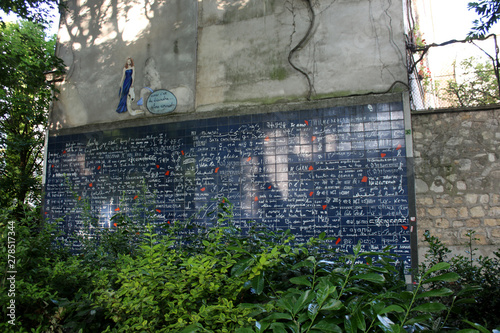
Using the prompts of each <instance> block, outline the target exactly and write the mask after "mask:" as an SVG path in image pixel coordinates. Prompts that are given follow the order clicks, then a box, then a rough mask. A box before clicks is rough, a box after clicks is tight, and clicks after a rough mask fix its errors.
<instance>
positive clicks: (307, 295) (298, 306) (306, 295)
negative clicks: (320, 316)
mask: <svg viewBox="0 0 500 333" xmlns="http://www.w3.org/2000/svg"><path fill="white" fill-rule="evenodd" d="M314 297H315V296H314V293H311V290H306V291H305V292H303V293H302V294H301V295H300V297H299V299H298V300H297V303H295V305H294V307H293V314H297V313H299V311H300V310H302V309H303V308H304V307H305V305H306V304H309V303H310V302H311V301H312V300H313V299H314Z"/></svg>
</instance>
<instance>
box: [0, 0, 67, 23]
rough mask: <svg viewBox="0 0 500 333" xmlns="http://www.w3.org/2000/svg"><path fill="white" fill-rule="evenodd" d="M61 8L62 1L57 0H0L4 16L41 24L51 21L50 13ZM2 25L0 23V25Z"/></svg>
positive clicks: (62, 5) (0, 7)
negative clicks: (7, 15) (11, 15)
mask: <svg viewBox="0 0 500 333" xmlns="http://www.w3.org/2000/svg"><path fill="white" fill-rule="evenodd" d="M63 7H64V1H59V0H0V10H2V11H3V12H4V13H5V14H16V15H17V16H18V17H20V18H22V19H25V20H29V21H31V22H37V23H43V24H47V23H48V21H50V20H51V11H53V10H54V9H56V8H60V9H62V8H63ZM3 23H4V22H1V21H0V25H2V24H3Z"/></svg>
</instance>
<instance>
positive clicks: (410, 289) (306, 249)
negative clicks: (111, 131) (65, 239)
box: [0, 200, 500, 333]
mask: <svg viewBox="0 0 500 333" xmlns="http://www.w3.org/2000/svg"><path fill="white" fill-rule="evenodd" d="M232 208H233V207H232V205H231V204H230V203H228V202H227V200H223V201H222V202H221V203H220V204H219V206H218V208H217V210H216V211H214V212H211V213H209V214H208V215H209V216H210V217H211V219H212V220H211V221H210V222H209V223H210V225H211V227H210V228H207V227H201V226H196V225H195V224H194V223H193V222H192V221H185V222H182V223H181V222H175V223H172V224H166V225H154V226H153V225H151V224H149V220H148V219H147V218H143V219H142V220H141V222H140V223H138V222H137V219H136V218H133V217H129V216H125V215H122V214H120V215H118V214H117V215H115V216H114V217H113V219H112V221H113V223H116V225H114V226H113V227H112V228H110V229H104V230H95V233H94V234H93V237H92V238H87V239H84V238H82V239H81V244H83V249H82V251H81V252H80V253H77V254H70V253H69V252H68V251H66V250H65V249H64V248H63V247H60V246H58V244H57V242H55V240H56V239H57V232H56V228H55V226H53V225H50V224H47V223H46V222H42V221H40V220H39V219H38V214H37V213H36V211H34V210H31V211H30V210H28V211H27V212H26V214H25V218H24V220H22V221H16V227H15V231H16V241H17V244H16V250H17V252H16V258H17V260H18V261H17V263H16V265H17V266H16V268H17V271H18V273H17V275H16V324H17V325H16V326H12V325H10V324H8V323H1V324H0V329H2V330H3V331H15V332H26V331H30V330H31V331H35V332H105V331H106V332H134V331H140V332H239V333H244V332H458V331H460V332H461V333H466V332H475V331H480V332H485V331H486V332H488V330H487V328H488V329H490V330H491V329H493V328H494V327H495V325H498V319H496V316H495V313H498V309H497V307H498V299H499V298H500V297H497V296H498V273H499V272H498V269H499V264H498V254H497V258H482V257H479V258H478V259H476V258H475V256H474V249H473V248H472V241H473V234H471V239H470V247H469V253H468V256H457V257H453V258H451V259H449V260H448V259H447V256H448V255H449V250H448V249H446V247H445V246H444V245H443V244H442V243H440V242H439V240H438V239H436V238H432V237H431V236H430V235H428V234H427V236H426V237H427V240H428V241H429V242H430V243H431V251H430V252H429V254H428V256H427V260H426V263H424V264H423V265H422V267H421V270H420V273H418V274H417V273H415V279H414V280H415V281H414V283H413V284H407V283H406V282H405V279H404V275H403V267H400V266H397V265H396V264H395V262H396V259H397V258H396V256H395V255H393V254H391V253H390V249H389V248H387V249H384V250H383V251H380V252H366V251H364V250H363V248H362V246H361V245H357V246H356V247H355V248H354V251H353V253H340V252H337V251H334V250H330V249H328V247H327V246H326V244H327V243H328V242H327V241H328V239H327V238H326V236H325V234H321V235H320V236H319V237H318V238H315V239H310V240H309V241H308V242H307V243H305V244H297V243H296V242H295V240H294V237H293V236H292V235H291V234H290V232H289V231H284V232H275V231H271V230H269V229H267V228H266V227H265V226H260V225H254V226H252V228H251V229H250V230H249V231H247V232H245V233H243V232H242V231H241V230H239V229H238V228H237V227H236V226H235V225H234V223H233V215H232ZM2 214H3V215H2V220H1V222H0V223H1V224H0V227H1V235H2V245H1V251H2V255H4V256H6V254H7V253H8V248H7V241H6V238H5V237H6V236H7V235H8V232H9V230H10V229H9V226H10V225H12V223H10V224H9V218H8V216H11V215H9V214H8V212H3V213H2ZM140 216H142V217H144V216H145V214H143V213H141V215H140ZM87 221H88V223H87V226H89V228H90V225H91V223H94V222H93V221H94V220H92V218H91V217H88V218H87ZM5 277H6V276H4V279H3V280H2V283H1V285H0V287H1V288H0V289H1V290H0V302H1V304H2V312H3V315H4V317H5V315H6V314H7V309H6V304H8V301H9V299H8V296H7V289H8V283H7V280H6V279H5ZM476 286H481V288H482V289H479V288H478V287H476ZM479 290H480V291H479ZM472 291H473V293H472ZM470 302H473V303H472V304H470Z"/></svg>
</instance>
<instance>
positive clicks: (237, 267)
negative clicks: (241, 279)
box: [231, 258, 255, 277]
mask: <svg viewBox="0 0 500 333" xmlns="http://www.w3.org/2000/svg"><path fill="white" fill-rule="evenodd" d="M254 263H255V260H254V259H253V258H248V259H244V260H241V261H239V262H237V263H236V264H234V266H233V267H232V268H231V276H236V277H238V276H241V275H242V274H243V273H244V272H245V271H246V270H248V269H249V268H250V267H251V266H253V264H254Z"/></svg>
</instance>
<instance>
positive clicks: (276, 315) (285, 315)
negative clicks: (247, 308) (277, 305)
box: [262, 312, 292, 321]
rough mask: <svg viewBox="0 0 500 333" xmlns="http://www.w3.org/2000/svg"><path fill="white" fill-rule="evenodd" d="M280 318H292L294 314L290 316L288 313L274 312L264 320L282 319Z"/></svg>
mask: <svg viewBox="0 0 500 333" xmlns="http://www.w3.org/2000/svg"><path fill="white" fill-rule="evenodd" d="M280 319H286V320H292V316H290V315H289V314H288V313H282V312H273V313H271V314H270V315H269V316H267V317H265V318H264V319H262V320H263V321H271V320H280Z"/></svg>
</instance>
